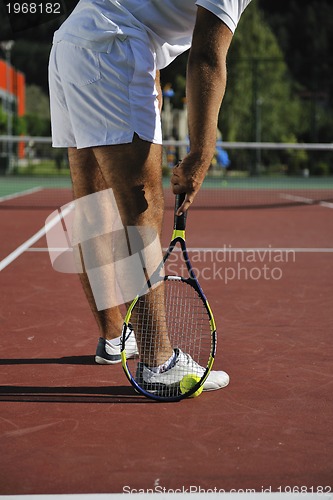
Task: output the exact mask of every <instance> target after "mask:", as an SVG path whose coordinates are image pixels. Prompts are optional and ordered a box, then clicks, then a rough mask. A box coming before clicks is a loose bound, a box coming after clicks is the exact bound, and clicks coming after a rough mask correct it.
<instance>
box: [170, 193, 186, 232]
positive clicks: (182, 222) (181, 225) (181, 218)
mask: <svg viewBox="0 0 333 500" xmlns="http://www.w3.org/2000/svg"><path fill="white" fill-rule="evenodd" d="M185 196H186V194H185V193H181V194H176V201H175V220H174V226H173V228H174V229H177V230H179V231H185V228H186V217H187V212H184V213H183V214H182V215H176V212H177V210H178V208H179V207H180V206H181V205H182V203H183V201H184V200H185Z"/></svg>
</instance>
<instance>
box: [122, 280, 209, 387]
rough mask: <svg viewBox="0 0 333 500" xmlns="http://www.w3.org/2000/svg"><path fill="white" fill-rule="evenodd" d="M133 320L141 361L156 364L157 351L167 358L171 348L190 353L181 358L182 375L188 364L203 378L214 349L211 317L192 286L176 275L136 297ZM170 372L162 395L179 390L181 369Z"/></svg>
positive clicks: (141, 363)
mask: <svg viewBox="0 0 333 500" xmlns="http://www.w3.org/2000/svg"><path fill="white" fill-rule="evenodd" d="M130 321H131V323H132V325H133V328H134V332H135V335H136V338H137V342H138V345H139V351H140V356H139V365H141V366H143V365H146V366H149V367H156V354H157V353H158V355H159V358H160V359H161V358H164V359H165V361H166V360H167V359H168V357H169V354H167V353H170V348H171V349H173V350H175V352H176V353H179V352H182V353H184V354H185V355H188V356H189V357H190V358H186V357H185V356H182V358H181V362H182V370H183V372H184V373H183V375H185V374H186V369H187V367H186V366H187V365H188V370H189V373H190V374H192V373H193V371H194V370H197V372H198V373H195V375H197V376H199V377H200V378H201V376H202V375H203V373H204V370H203V369H205V368H206V366H207V362H208V360H209V357H210V353H211V329H210V317H209V314H208V312H207V309H206V307H205V304H204V302H203V300H202V298H201V297H200V296H199V294H198V293H197V291H196V290H195V289H194V287H193V286H191V285H190V284H189V283H187V282H185V281H183V280H181V279H175V278H174V277H173V278H172V279H166V280H165V281H163V282H162V284H161V285H159V286H157V287H156V288H155V289H154V290H152V291H150V292H148V293H147V294H145V295H143V296H142V297H140V298H139V299H138V300H137V303H136V305H135V307H134V308H133V311H132V314H131V319H130ZM192 360H193V362H192ZM136 362H137V360H136ZM136 362H135V365H136ZM132 363H133V362H132ZM196 363H198V365H200V366H197V365H196ZM201 367H202V368H201ZM133 368H134V369H135V367H134V365H133ZM172 372H174V373H175V378H174V379H173V378H172ZM167 375H168V377H169V378H168V383H167V384H165V387H163V397H172V396H174V395H175V391H179V381H180V380H179V369H176V370H173V371H172V370H170V371H169V373H168V374H167ZM155 378H156V380H158V377H155ZM154 390H155V386H154V385H153V388H152V391H154ZM159 390H161V389H159Z"/></svg>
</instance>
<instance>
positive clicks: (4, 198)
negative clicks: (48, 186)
mask: <svg viewBox="0 0 333 500" xmlns="http://www.w3.org/2000/svg"><path fill="white" fill-rule="evenodd" d="M42 190H43V188H42V187H41V186H37V187H34V188H31V189H25V190H24V191H18V192H17V193H12V194H6V195H5V196H0V203H1V202H2V201H7V200H14V199H15V198H20V197H21V196H27V195H28V194H32V193H37V192H38V191H42Z"/></svg>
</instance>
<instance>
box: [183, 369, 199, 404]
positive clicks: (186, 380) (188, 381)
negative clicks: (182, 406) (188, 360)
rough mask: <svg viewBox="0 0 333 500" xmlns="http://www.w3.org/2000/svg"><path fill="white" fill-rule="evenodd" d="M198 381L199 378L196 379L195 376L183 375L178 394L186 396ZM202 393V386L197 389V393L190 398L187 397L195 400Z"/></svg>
mask: <svg viewBox="0 0 333 500" xmlns="http://www.w3.org/2000/svg"><path fill="white" fill-rule="evenodd" d="M199 381H200V377H197V375H194V374H191V373H190V374H188V375H185V376H184V377H183V378H182V379H181V381H180V392H181V393H182V394H186V393H187V392H188V391H190V390H191V389H192V387H193V386H194V385H195V384H197V383H198V382H199ZM202 391H203V386H201V387H199V389H198V390H197V391H195V392H194V393H193V394H191V396H189V397H190V398H197V397H198V396H200V394H201V393H202Z"/></svg>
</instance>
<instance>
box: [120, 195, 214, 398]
mask: <svg viewBox="0 0 333 500" xmlns="http://www.w3.org/2000/svg"><path fill="white" fill-rule="evenodd" d="M184 199H185V194H181V195H177V196H176V202H175V215H174V230H173V234H172V238H171V242H170V244H169V247H168V249H167V251H166V253H165V256H164V258H163V261H162V262H161V264H160V266H159V268H158V269H157V270H156V271H155V273H154V274H153V276H152V277H151V278H150V280H148V282H147V284H146V289H145V290H144V291H143V293H141V294H140V295H138V296H137V297H136V298H135V299H134V300H133V302H132V303H131V305H130V307H129V308H128V311H127V314H126V316H125V320H124V326H123V331H122V340H121V357H122V365H123V368H124V371H125V373H126V375H127V378H128V380H129V381H130V382H131V384H132V385H133V386H134V388H135V389H136V391H138V392H139V393H141V394H143V395H144V396H146V397H148V398H151V399H154V400H158V401H179V400H181V399H184V398H186V397H190V396H195V395H198V394H199V393H200V392H201V388H202V386H203V384H204V382H205V380H206V379H207V377H208V375H209V373H210V370H211V368H212V365H213V362H214V358H215V351H216V327H215V321H214V317H213V314H212V311H211V308H210V306H209V304H208V301H207V299H206V297H205V295H204V293H203V291H202V289H201V287H200V285H199V282H198V279H197V277H196V275H195V273H194V270H193V268H192V266H191V262H190V259H189V255H188V252H187V249H186V242H185V228H186V216H187V214H186V213H183V214H182V215H181V216H177V215H176V212H177V210H178V208H179V207H180V206H181V204H182V203H183V201H184ZM177 243H178V244H179V245H180V249H181V253H180V254H181V258H182V259H183V261H184V262H185V264H186V268H187V271H188V276H186V277H183V276H178V275H167V276H164V273H162V270H164V266H165V264H167V260H168V259H169V257H170V255H171V253H172V252H173V251H174V249H175V247H176V245H177ZM131 329H133V330H134V333H135V336H136V340H137V343H138V348H139V353H140V354H139V357H138V358H136V359H127V358H126V340H127V338H128V332H129V331H131ZM167 360H168V361H167ZM166 361H167V362H168V363H169V368H167V369H166V370H165V371H163V369H165V368H166V367H163V368H162V373H156V365H161V364H163V363H164V362H166Z"/></svg>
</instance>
